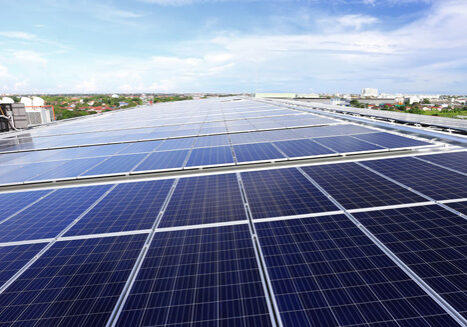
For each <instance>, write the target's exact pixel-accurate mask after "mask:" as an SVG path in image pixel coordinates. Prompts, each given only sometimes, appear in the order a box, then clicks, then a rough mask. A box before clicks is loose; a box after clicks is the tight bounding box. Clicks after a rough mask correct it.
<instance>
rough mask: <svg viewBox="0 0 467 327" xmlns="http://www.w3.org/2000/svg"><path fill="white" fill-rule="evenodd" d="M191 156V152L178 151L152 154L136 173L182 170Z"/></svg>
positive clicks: (137, 168)
mask: <svg viewBox="0 0 467 327" xmlns="http://www.w3.org/2000/svg"><path fill="white" fill-rule="evenodd" d="M188 154H189V150H177V151H163V152H154V153H151V154H150V155H149V156H148V157H147V158H146V159H144V160H143V161H142V162H141V163H140V164H139V165H138V166H136V167H135V168H134V169H133V170H134V171H147V170H159V169H170V168H181V167H183V164H184V163H185V159H186V157H187V155H188Z"/></svg>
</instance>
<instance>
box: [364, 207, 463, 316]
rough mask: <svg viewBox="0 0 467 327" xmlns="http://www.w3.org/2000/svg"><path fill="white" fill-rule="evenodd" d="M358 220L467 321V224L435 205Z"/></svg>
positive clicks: (375, 213) (367, 214) (378, 213)
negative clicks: (466, 271)
mask: <svg viewBox="0 0 467 327" xmlns="http://www.w3.org/2000/svg"><path fill="white" fill-rule="evenodd" d="M355 217H356V218H357V219H358V220H359V221H360V222H361V223H362V224H363V225H364V226H365V227H366V228H368V229H369V230H370V231H371V232H373V234H374V235H376V237H378V238H379V239H380V240H381V241H382V242H383V243H384V244H385V245H387V246H388V247H389V249H391V250H392V251H393V252H394V253H395V254H397V256H398V257H399V258H400V259H401V260H402V261H404V262H405V263H406V264H407V265H408V266H409V267H410V268H412V269H413V270H414V271H415V272H416V273H417V274H418V275H419V276H420V277H422V278H423V280H424V281H425V282H427V283H428V284H429V285H430V286H431V287H432V288H433V289H434V290H435V291H436V292H438V294H441V295H442V296H443V297H444V298H445V299H446V300H447V301H448V302H449V303H450V304H451V305H452V306H453V307H454V308H455V309H456V310H458V311H459V312H460V313H461V314H463V315H464V317H467V307H466V303H467V275H466V273H465V268H466V262H467V253H466V251H465V249H466V248H467V238H466V235H467V220H466V219H464V218H461V217H459V216H457V215H455V214H453V213H451V212H449V211H447V210H446V209H443V208H441V207H439V206H436V205H431V206H422V207H413V208H401V209H393V210H383V211H371V212H362V213H357V214H355Z"/></svg>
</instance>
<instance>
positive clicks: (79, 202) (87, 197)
mask: <svg viewBox="0 0 467 327" xmlns="http://www.w3.org/2000/svg"><path fill="white" fill-rule="evenodd" d="M108 189H109V186H108V185H101V186H89V187H75V188H64V189H59V190H56V191H55V192H53V193H52V194H50V195H49V196H47V197H45V198H44V199H42V200H41V201H39V202H37V203H36V204H34V205H32V206H31V207H29V208H27V209H26V210H24V211H22V212H20V213H19V214H17V215H15V216H13V217H11V218H10V219H8V220H5V221H3V222H2V223H1V224H0V242H12V241H23V240H34V239H42V238H49V237H56V236H57V235H58V234H59V233H60V232H61V231H62V230H63V229H64V228H65V227H66V226H68V225H69V224H70V223H71V222H72V221H73V220H74V219H76V218H78V216H79V215H80V214H82V213H83V212H84V211H85V210H86V209H87V208H88V207H89V206H90V205H91V204H92V203H93V202H95V201H96V200H97V199H98V198H99V197H100V196H102V195H103V194H104V192H105V191H107V190H108Z"/></svg>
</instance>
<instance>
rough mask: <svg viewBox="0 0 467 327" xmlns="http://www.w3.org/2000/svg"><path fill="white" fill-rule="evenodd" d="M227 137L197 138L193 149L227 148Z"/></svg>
mask: <svg viewBox="0 0 467 327" xmlns="http://www.w3.org/2000/svg"><path fill="white" fill-rule="evenodd" d="M228 145H229V137H228V136H227V135H211V136H203V137H198V138H196V140H195V144H194V147H195V148H203V147H210V146H228Z"/></svg>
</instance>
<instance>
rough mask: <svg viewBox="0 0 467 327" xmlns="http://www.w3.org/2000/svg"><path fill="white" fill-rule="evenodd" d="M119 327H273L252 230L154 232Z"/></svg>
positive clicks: (229, 227)
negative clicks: (254, 248) (251, 233)
mask: <svg viewBox="0 0 467 327" xmlns="http://www.w3.org/2000/svg"><path fill="white" fill-rule="evenodd" d="M117 326H271V318H270V316H269V311H268V308H267V304H266V299H265V294H264V291H263V287H262V284H261V277H260V274H259V270H258V266H257V262H256V258H255V253H254V250H253V245H252V239H251V236H250V233H249V230H248V226H247V225H238V226H227V227H216V228H205V229H194V230H184V231H174V232H164V233H156V236H155V238H154V241H153V242H152V244H151V246H150V248H149V251H148V254H147V256H146V259H145V261H144V262H143V266H142V268H141V270H140V272H139V274H138V276H137V278H136V281H135V283H134V285H133V288H132V290H131V292H130V296H129V298H128V300H127V302H126V305H125V306H124V308H123V312H122V315H121V317H120V319H119V321H118V324H117Z"/></svg>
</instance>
